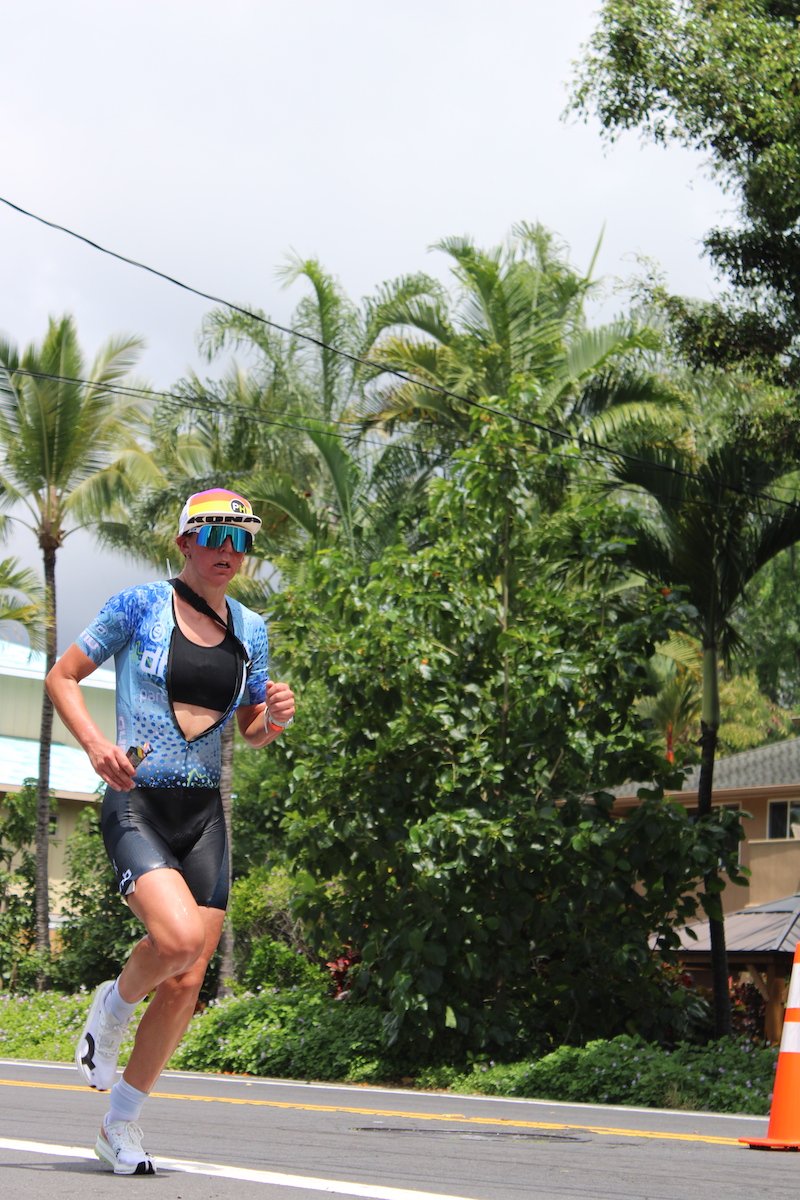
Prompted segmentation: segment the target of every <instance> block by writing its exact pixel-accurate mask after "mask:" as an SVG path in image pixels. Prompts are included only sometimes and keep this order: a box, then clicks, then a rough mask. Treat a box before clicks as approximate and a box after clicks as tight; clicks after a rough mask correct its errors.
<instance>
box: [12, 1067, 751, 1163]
mask: <svg viewBox="0 0 800 1200" xmlns="http://www.w3.org/2000/svg"><path fill="white" fill-rule="evenodd" d="M0 1087H23V1088H39V1089H43V1090H46V1091H55V1092H87V1091H90V1090H91V1089H89V1088H87V1087H84V1086H82V1085H81V1084H77V1083H74V1084H73V1083H34V1082H32V1081H30V1080H22V1079H0ZM150 1095H151V1097H152V1098H153V1099H154V1100H156V1099H157V1100H190V1101H192V1102H194V1103H200V1104H240V1105H245V1106H246V1107H249V1108H286V1109H294V1110H297V1111H300V1112H317V1113H346V1114H348V1115H350V1116H359V1117H397V1118H400V1119H402V1120H409V1121H449V1122H452V1121H459V1122H461V1123H462V1124H467V1125H494V1126H499V1127H500V1128H502V1129H549V1130H565V1129H573V1130H577V1131H578V1132H580V1133H598V1134H606V1135H610V1136H614V1137H631V1138H649V1139H651V1140H655V1141H670V1142H703V1143H705V1144H707V1145H713V1146H737V1147H738V1146H739V1145H740V1142H739V1139H738V1138H730V1137H716V1136H713V1135H711V1134H703V1133H669V1132H667V1131H666V1130H657V1129H624V1128H617V1127H616V1126H612V1125H577V1124H575V1123H574V1122H571V1121H570V1122H560V1121H521V1120H518V1119H515V1118H514V1117H468V1116H467V1115H466V1114H465V1113H431V1112H407V1111H405V1110H404V1109H396V1108H360V1107H359V1108H356V1107H355V1106H351V1105H345V1104H297V1103H292V1102H291V1101H288V1100H256V1099H243V1098H239V1097H236V1096H194V1095H191V1094H190V1093H188V1092H187V1093H183V1092H151V1093H150Z"/></svg>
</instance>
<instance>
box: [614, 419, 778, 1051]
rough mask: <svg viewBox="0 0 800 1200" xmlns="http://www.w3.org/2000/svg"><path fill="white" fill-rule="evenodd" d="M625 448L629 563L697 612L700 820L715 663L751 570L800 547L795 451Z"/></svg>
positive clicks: (618, 480)
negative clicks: (638, 498) (635, 503)
mask: <svg viewBox="0 0 800 1200" xmlns="http://www.w3.org/2000/svg"><path fill="white" fill-rule="evenodd" d="M625 449H626V456H625V457H619V458H617V459H615V460H614V462H613V465H612V468H611V471H612V475H613V478H614V480H615V483H614V484H613V485H612V486H624V487H626V488H630V487H634V488H637V489H640V491H641V493H642V495H643V496H644V497H645V499H646V505H645V506H644V507H643V508H642V509H641V510H639V511H638V512H635V513H632V514H631V515H632V520H633V524H634V531H633V540H632V543H631V545H630V546H629V547H628V549H627V555H628V559H629V561H630V563H631V565H632V566H633V567H634V568H635V569H636V570H637V571H639V572H640V573H641V574H642V575H644V576H646V577H648V578H650V579H653V580H656V581H657V582H658V583H660V584H662V585H666V586H667V587H670V588H675V589H678V590H679V591H680V592H681V594H682V595H683V596H684V597H685V599H686V600H687V601H688V602H689V605H690V606H691V607H692V609H693V610H694V614H695V615H694V616H693V617H692V618H691V620H690V622H689V624H690V626H691V629H690V631H691V632H692V633H694V634H695V636H697V637H699V639H700V644H701V647H702V668H703V674H702V708H701V720H700V728H701V739H700V746H701V765H700V777H699V781H698V815H699V817H701V818H702V817H707V816H708V815H709V814H710V813H711V802H712V792H713V776H714V761H715V755H716V749H717V743H718V738H719V727H720V697H719V687H720V679H719V663H720V659H723V660H725V661H727V660H728V659H729V658H730V656H731V653H732V652H733V650H734V648H735V646H736V643H737V635H736V631H735V628H734V625H733V624H732V617H733V616H734V614H735V611H736V608H737V606H738V605H739V604H740V602H741V600H742V597H743V595H744V592H745V588H746V587H747V584H748V583H749V581H750V580H751V579H752V578H753V577H754V576H755V575H756V573H757V572H758V571H759V570H760V569H761V568H762V567H763V566H764V565H765V564H766V563H768V562H769V561H770V560H771V559H772V558H773V557H774V556H775V555H776V554H778V553H779V552H780V551H781V550H784V549H786V548H787V547H788V546H792V545H794V544H795V543H796V542H797V541H800V504H798V503H797V502H796V501H795V499H794V498H795V497H796V496H797V495H798V485H797V479H796V475H795V474H794V472H795V470H796V467H795V463H796V448H795V447H791V448H789V447H788V446H787V447H785V449H784V450H783V451H782V452H777V451H776V449H775V447H774V446H772V447H765V444H764V443H763V442H762V441H760V440H759V439H758V438H757V437H755V436H752V437H749V438H748V436H747V431H746V427H745V429H742V427H741V426H739V427H738V428H736V429H735V431H733V432H730V431H725V432H723V434H721V435H719V436H718V437H717V440H716V442H712V443H711V444H710V446H709V447H708V448H707V449H705V450H701V449H698V448H697V447H695V446H694V445H692V444H691V439H690V438H687V437H684V438H683V440H682V442H681V444H680V445H676V444H667V443H666V442H661V443H656V444H654V443H653V442H652V440H651V439H650V438H649V437H645V438H643V439H642V441H641V442H640V443H636V442H635V441H633V440H632V438H631V437H630V436H628V438H627V439H626V443H625ZM773 497H774V498H773ZM787 497H788V499H787ZM719 887H720V881H719V879H718V873H717V872H713V873H711V874H710V875H708V876H706V878H705V893H706V906H707V911H708V915H709V920H710V931H711V951H712V970H713V977H714V1005H715V1021H716V1032H717V1036H719V1037H722V1036H724V1035H725V1034H726V1033H729V1032H730V998H729V994H728V969H727V952H726V948H725V927H724V924H723V921H722V916H721V910H720V907H719V899H718V893H719Z"/></svg>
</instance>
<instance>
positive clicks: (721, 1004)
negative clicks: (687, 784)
mask: <svg viewBox="0 0 800 1200" xmlns="http://www.w3.org/2000/svg"><path fill="white" fill-rule="evenodd" d="M719 719H720V715H719V667H718V665H717V647H716V644H714V645H710V646H708V645H707V646H704V648H703V719H702V721H701V722H700V728H701V735H700V747H701V759H700V778H699V780H698V784H697V815H698V817H707V816H709V814H710V813H711V799H712V795H713V787H714V759H715V757H716V752H717V738H718V734H719ZM718 880H719V871H718V870H716V871H711V872H710V873H709V874H708V875H706V876H705V881H704V882H705V889H706V895H707V896H709V898H710V899H711V900H712V903H713V904H719V903H720V898H719V893H718V892H717V891H716V890H715V887H716V884H717V881H718ZM708 918H709V922H708V923H709V933H710V936H711V977H712V983H713V988H714V1032H715V1034H716V1036H717V1037H718V1038H721V1037H725V1036H726V1035H727V1034H729V1033H730V1031H731V997H730V990H729V987H728V951H727V948H726V946H725V922H724V921H723V920H718V919H717V918H712V916H711V914H710V913H709V914H708Z"/></svg>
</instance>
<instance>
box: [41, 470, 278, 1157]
mask: <svg viewBox="0 0 800 1200" xmlns="http://www.w3.org/2000/svg"><path fill="white" fill-rule="evenodd" d="M260 525H261V521H260V519H259V518H258V517H257V516H256V515H255V514H254V513H253V510H252V507H251V505H250V503H249V502H248V501H247V500H245V499H244V498H243V497H242V496H239V495H237V494H236V493H235V492H229V491H225V490H224V489H222V488H215V489H212V490H211V491H207V492H199V493H197V494H196V495H194V496H190V497H189V499H188V500H187V501H186V504H185V505H184V508H183V511H182V512H181V516H180V522H179V525H178V537H177V545H178V548H179V550H180V552H181V554H182V555H183V558H184V565H183V569H182V571H181V573H180V575H179V576H178V577H177V578H176V579H172V580H169V581H164V582H158V583H149V584H144V585H143V586H141V587H133V588H128V589H126V590H125V591H122V592H119V593H118V594H117V595H115V596H112V597H111V599H110V600H109V601H108V602H107V603H106V605H105V607H104V608H103V609H102V611H101V612H100V613H99V614H98V616H97V617H96V618H95V619H94V621H92V623H91V624H90V625H89V626H88V628H87V629H85V630H84V631H83V633H82V634H81V635H80V636H79V637H78V639H77V641H76V642H75V643H74V644H73V645H72V646H70V647H69V649H68V650H67V651H66V652H65V653H64V655H63V656H62V657H61V658H60V659H59V661H58V662H57V663H56V665H55V666H54V667H53V669H52V671H50V673H49V675H48V676H47V688H48V691H49V693H50V696H51V697H52V700H53V703H54V705H55V707H56V709H57V711H58V713H59V715H60V716H61V719H62V720H63V722H64V724H65V725H66V726H67V728H68V729H69V730H70V731H71V732H72V733H73V734H74V736H75V737H76V738H77V739H78V741H79V742H80V744H81V746H82V747H83V749H84V750H85V751H86V753H87V754H88V756H89V758H90V760H91V763H92V766H93V767H94V769H95V771H96V772H97V774H98V775H99V776H100V777H101V778H102V779H103V780H104V781H105V782H106V784H107V785H108V787H107V790H106V793H105V797H104V800H103V807H102V817H101V826H102V832H103V840H104V842H105V846H106V851H107V853H108V856H109V858H110V860H111V863H112V865H113V867H114V871H115V873H116V877H117V883H118V886H119V890H120V893H121V895H122V896H124V897H125V899H126V901H127V903H128V905H129V907H130V908H131V910H132V911H133V912H134V913H135V914H136V916H137V917H138V918H139V920H140V921H141V922H142V924H143V925H144V928H145V930H146V934H145V936H144V937H143V938H142V940H141V941H140V942H139V943H138V944H137V945H136V946H135V947H134V950H133V952H132V953H131V955H130V958H129V959H128V961H127V962H126V963H125V966H124V967H123V968H122V972H121V974H120V975H119V977H118V978H117V979H116V980H114V981H111V982H108V983H104V984H101V986H100V987H99V988H98V990H97V992H96V994H95V997H94V1000H93V1002H92V1006H91V1009H90V1012H89V1016H88V1019H87V1021H86V1025H85V1026H84V1030H83V1033H82V1035H81V1038H80V1041H79V1043H78V1045H77V1047H76V1051H75V1061H76V1064H77V1066H78V1069H79V1070H80V1072H81V1074H82V1076H83V1078H84V1079H85V1080H86V1082H87V1083H88V1084H89V1086H90V1087H93V1088H96V1089H97V1090H98V1091H109V1090H110V1092H111V1095H110V1102H111V1106H110V1109H109V1111H108V1113H107V1114H106V1116H105V1118H104V1120H103V1122H102V1125H101V1127H100V1132H99V1134H98V1137H97V1143H96V1146H95V1152H96V1154H97V1155H98V1157H99V1158H100V1159H101V1160H102V1161H103V1162H104V1163H106V1164H108V1165H109V1166H110V1167H112V1168H113V1170H114V1172H115V1174H117V1175H152V1174H154V1173H155V1167H154V1165H153V1161H152V1159H151V1157H150V1155H149V1154H148V1153H147V1151H146V1150H144V1149H143V1147H142V1131H141V1128H140V1127H139V1125H138V1120H139V1116H140V1114H141V1110H142V1106H143V1104H144V1102H145V1100H146V1099H147V1096H148V1093H149V1092H150V1091H151V1090H152V1088H153V1086H154V1084H155V1082H156V1080H157V1079H158V1077H159V1075H160V1074H161V1071H162V1070H163V1068H164V1066H165V1065H166V1063H167V1061H168V1060H169V1058H170V1056H171V1055H172V1053H173V1052H174V1050H175V1048H176V1047H177V1045H178V1043H179V1042H180V1040H181V1038H182V1037H183V1034H184V1033H185V1031H186V1028H187V1026H188V1024H189V1021H190V1020H191V1017H192V1014H193V1013H194V1010H195V1005H196V1003H197V997H198V994H199V992H200V987H201V985H202V982H203V978H204V976H205V973H206V968H207V967H208V964H209V962H210V960H211V957H212V955H213V953H214V951H215V950H216V948H217V943H218V942H219V939H220V935H221V933H222V925H223V921H224V918H225V908H226V905H227V900H228V846H227V838H226V834H225V822H224V819H223V812H222V801H221V799H220V793H219V781H220V738H221V733H222V728H223V726H224V725H225V724H226V722H227V721H228V720H229V718H230V717H231V716H232V715H233V713H234V711H235V712H236V717H237V721H238V725H239V730H240V732H241V734H242V736H243V737H244V739H245V741H247V742H249V744H250V745H251V746H254V747H260V746H266V745H268V744H269V743H270V742H272V741H274V740H275V738H276V737H278V736H279V735H280V734H281V733H282V732H283V731H284V729H286V728H287V726H288V725H290V724H291V722H292V720H293V718H294V711H295V708H294V696H293V694H292V691H291V689H290V688H289V686H288V684H286V683H273V682H272V681H270V680H269V679H268V675H267V630H266V627H265V625H264V622H263V620H262V618H261V617H260V616H258V614H257V613H255V612H253V611H251V610H250V609H248V608H245V607H244V606H243V605H242V604H239V603H238V602H237V601H236V600H232V599H227V598H226V594H225V593H226V590H227V588H228V585H229V584H230V582H231V580H232V579H233V578H234V576H235V575H236V573H237V571H238V570H239V568H240V567H241V565H242V560H243V558H244V556H245V554H246V553H247V552H248V551H249V550H250V548H251V546H252V541H253V536H254V534H255V533H257V531H258V529H259V528H260ZM112 655H113V656H114V661H115V666H116V676H117V693H116V706H117V743H116V745H114V744H113V743H112V742H110V741H109V740H108V738H106V737H105V735H104V734H103V733H102V732H101V731H100V729H99V728H98V727H97V725H96V724H95V723H94V721H93V720H92V718H91V717H90V715H89V713H88V711H87V708H86V705H85V703H84V700H83V696H82V694H81V688H80V686H79V684H80V682H81V680H82V679H85V678H86V677H87V676H88V675H90V674H91V672H92V671H94V670H95V668H96V667H99V666H100V664H101V663H103V662H105V660H106V659H108V658H110V657H111V656H112ZM151 993H152V997H151V1000H150V1003H149V1004H148V1006H147V1008H146V1009H145V1012H144V1015H143V1016H142V1019H141V1020H140V1022H139V1025H138V1028H137V1030H136V1037H135V1042H134V1047H133V1051H132V1053H131V1056H130V1060H129V1062H128V1065H127V1066H126V1068H125V1070H124V1072H123V1074H122V1076H121V1077H120V1078H119V1079H117V1057H118V1055H119V1048H120V1043H121V1041H122V1037H123V1035H124V1033H125V1029H126V1026H127V1024H128V1021H129V1020H130V1018H131V1016H132V1014H133V1012H134V1009H135V1008H136V1006H137V1004H139V1002H140V1001H141V1000H143V999H144V998H145V996H148V995H150V994H151Z"/></svg>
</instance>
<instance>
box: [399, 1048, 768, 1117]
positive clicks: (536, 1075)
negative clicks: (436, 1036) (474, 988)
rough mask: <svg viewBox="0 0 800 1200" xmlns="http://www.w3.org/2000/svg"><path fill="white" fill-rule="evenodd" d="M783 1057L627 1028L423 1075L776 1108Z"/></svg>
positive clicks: (556, 1092) (646, 1101)
mask: <svg viewBox="0 0 800 1200" xmlns="http://www.w3.org/2000/svg"><path fill="white" fill-rule="evenodd" d="M776 1061H777V1050H776V1049H775V1048H773V1047H764V1046H756V1045H754V1044H753V1043H752V1042H750V1041H747V1040H745V1039H735V1038H723V1039H722V1040H721V1041H718V1042H711V1043H709V1044H708V1045H706V1046H696V1045H689V1044H686V1043H683V1044H681V1045H679V1046H677V1047H676V1048H675V1049H674V1050H665V1049H663V1048H662V1047H660V1046H657V1045H655V1044H653V1043H650V1042H644V1041H642V1040H641V1039H640V1038H636V1037H628V1036H626V1035H623V1036H621V1037H616V1038H613V1039H612V1040H610V1041H595V1042H589V1043H588V1045H586V1046H583V1047H580V1046H561V1047H560V1048H559V1049H558V1050H554V1051H553V1052H552V1053H551V1054H547V1055H545V1056H544V1057H543V1058H540V1059H536V1060H534V1061H531V1062H523V1063H512V1064H508V1065H502V1064H501V1065H495V1064H494V1063H491V1064H487V1063H478V1064H476V1065H475V1066H474V1067H473V1068H472V1070H471V1071H469V1072H466V1073H460V1074H459V1073H458V1072H456V1071H453V1070H452V1069H451V1068H444V1069H438V1070H436V1069H431V1070H428V1071H425V1072H424V1073H423V1074H421V1075H420V1076H419V1077H418V1079H417V1082H418V1083H419V1084H420V1085H421V1086H423V1087H448V1088H452V1089H453V1090H456V1091H466V1092H482V1093H484V1094H487V1095H494V1096H525V1097H528V1098H530V1099H540V1100H562V1101H570V1100H572V1101H576V1102H579V1103H584V1104H631V1105H640V1106H642V1107H650V1108H682V1109H699V1110H707V1111H710V1112H746V1113H753V1114H762V1113H767V1112H769V1105H770V1099H771V1095H772V1082H773V1076H774V1072H775V1064H776Z"/></svg>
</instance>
